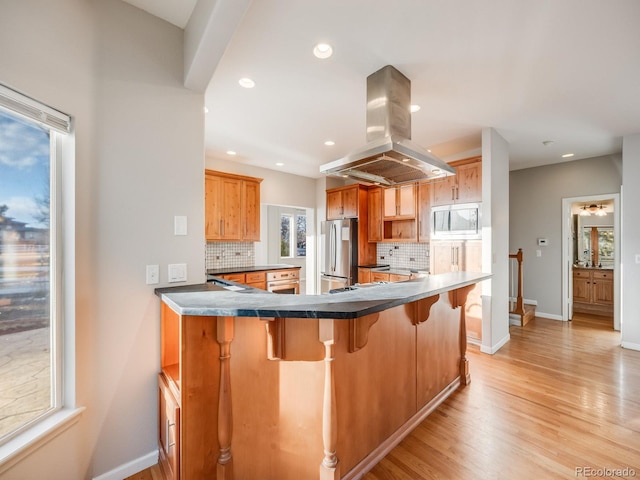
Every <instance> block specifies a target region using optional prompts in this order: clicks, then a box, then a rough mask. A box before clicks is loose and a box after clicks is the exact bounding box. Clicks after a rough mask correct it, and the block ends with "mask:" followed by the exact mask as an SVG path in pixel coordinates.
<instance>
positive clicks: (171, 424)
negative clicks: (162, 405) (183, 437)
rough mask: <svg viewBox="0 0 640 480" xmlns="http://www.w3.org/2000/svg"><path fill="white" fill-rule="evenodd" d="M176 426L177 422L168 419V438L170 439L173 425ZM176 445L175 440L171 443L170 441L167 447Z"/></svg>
mask: <svg viewBox="0 0 640 480" xmlns="http://www.w3.org/2000/svg"><path fill="white" fill-rule="evenodd" d="M175 426H176V423H175V422H173V423H171V421H170V420H167V440H169V430H170V429H171V427H175ZM175 446H176V442H175V440H174V441H173V442H171V443H169V444H168V445H167V448H171V447H175Z"/></svg>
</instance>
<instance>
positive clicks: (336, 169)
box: [320, 65, 455, 185]
mask: <svg viewBox="0 0 640 480" xmlns="http://www.w3.org/2000/svg"><path fill="white" fill-rule="evenodd" d="M410 107H411V81H410V80H409V79H408V78H407V77H405V76H404V75H403V74H402V73H400V72H399V71H398V70H397V69H395V68H394V67H392V66H391V65H387V66H386V67H383V68H381V69H380V70H378V71H377V72H375V73H372V74H371V75H369V76H368V77H367V142H368V143H367V144H366V145H365V146H364V147H362V148H361V149H359V150H356V151H355V152H352V153H350V154H349V155H347V156H345V157H343V158H341V159H339V160H335V161H333V162H330V163H325V164H324V165H322V166H320V172H322V173H326V174H328V175H336V176H342V177H350V178H353V179H354V180H357V181H359V182H360V183H368V184H376V185H377V184H380V185H398V184H402V183H407V182H415V181H419V180H427V179H434V178H439V177H444V176H447V175H455V170H454V169H453V168H452V167H450V166H449V165H447V164H446V163H444V162H443V161H442V160H440V159H438V158H436V157H435V156H434V155H432V154H431V153H429V152H428V151H427V150H426V149H424V148H422V147H420V146H418V145H416V144H414V143H413V142H411V140H410V139H411V112H410V110H409V109H410Z"/></svg>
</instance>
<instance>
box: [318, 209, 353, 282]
mask: <svg viewBox="0 0 640 480" xmlns="http://www.w3.org/2000/svg"><path fill="white" fill-rule="evenodd" d="M321 233H322V234H324V256H323V260H322V263H323V269H322V277H321V282H320V291H321V293H327V292H328V291H329V290H333V289H334V288H342V287H346V286H347V285H352V284H354V283H356V282H357V281H358V219H356V218H347V219H344V220H327V221H325V222H322V229H321Z"/></svg>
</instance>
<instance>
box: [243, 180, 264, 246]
mask: <svg viewBox="0 0 640 480" xmlns="http://www.w3.org/2000/svg"><path fill="white" fill-rule="evenodd" d="M242 186H243V193H242V199H243V200H244V202H245V203H244V208H243V209H242V210H243V211H242V213H243V214H244V226H243V230H244V231H243V232H242V233H243V235H242V239H243V240H245V241H253V242H259V241H260V184H259V183H258V182H247V181H243V182H242Z"/></svg>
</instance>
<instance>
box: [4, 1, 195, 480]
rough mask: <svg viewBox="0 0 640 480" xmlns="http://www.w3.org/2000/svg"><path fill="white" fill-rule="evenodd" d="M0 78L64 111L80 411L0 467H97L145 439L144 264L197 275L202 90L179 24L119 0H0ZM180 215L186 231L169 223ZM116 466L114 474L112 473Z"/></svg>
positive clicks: (150, 416) (45, 473)
mask: <svg viewBox="0 0 640 480" xmlns="http://www.w3.org/2000/svg"><path fill="white" fill-rule="evenodd" d="M0 44H1V45H2V48H1V49H0V65H1V67H0V82H4V83H6V84H8V85H9V86H12V87H14V88H16V89H18V90H20V91H22V92H24V93H26V94H27V95H30V96H33V97H35V98H36V99H38V100H40V101H42V102H44V103H47V104H50V105H52V106H53V107H56V108H58V109H60V110H62V111H64V112H66V113H69V114H71V115H72V116H73V117H74V118H75V125H76V197H75V200H76V217H75V222H76V235H75V242H76V251H75V254H76V272H75V273H76V281H77V283H76V290H75V294H76V319H77V322H76V324H77V326H76V337H75V340H76V343H75V345H74V344H69V345H67V348H72V349H75V354H76V360H77V365H76V375H77V404H78V405H79V406H85V407H86V411H85V412H84V413H83V414H82V416H81V419H80V422H79V423H77V424H76V425H74V426H72V427H71V428H70V429H69V430H67V431H65V432H64V433H63V434H62V435H60V436H58V437H56V438H54V439H53V440H51V441H50V442H49V443H48V444H46V445H45V446H43V447H42V448H40V449H39V450H38V451H37V452H36V453H34V454H33V455H31V456H30V457H28V458H26V459H24V460H23V461H21V462H20V463H18V464H17V465H16V466H15V467H13V468H12V469H11V470H9V471H7V472H5V473H4V474H2V475H0V478H2V479H7V480H8V479H11V480H14V479H36V478H47V479H53V480H56V479H60V480H74V479H87V478H93V477H97V476H99V475H101V474H104V473H105V472H109V471H110V470H112V469H114V468H116V467H117V466H119V465H121V464H123V463H125V462H128V461H131V460H132V459H136V458H139V457H143V456H145V455H147V454H149V453H152V452H154V451H156V449H157V442H156V432H157V418H156V415H157V411H156V404H157V393H156V374H157V372H158V369H159V302H158V299H157V297H156V296H155V295H154V293H153V287H152V286H147V285H145V265H146V264H151V263H153V264H159V265H160V266H161V281H162V282H165V281H166V279H167V265H168V264H169V263H174V262H180V263H186V264H187V267H188V274H189V281H190V282H201V281H203V280H204V257H203V250H204V248H203V245H204V241H203V238H204V227H203V220H202V219H203V217H204V207H203V202H202V198H203V190H204V188H203V167H204V151H203V145H204V139H203V131H204V118H203V104H204V98H203V95H202V94H197V93H194V92H191V91H189V90H186V89H185V88H183V86H182V75H183V63H182V31H181V30H180V29H178V28H176V27H173V26H171V25H169V24H168V23H166V22H164V21H161V20H159V19H157V18H154V17H152V16H150V15H148V14H146V13H144V12H142V11H141V10H138V9H136V8H134V7H131V6H130V5H128V4H125V3H124V2H122V1H120V0H93V1H87V0H57V1H55V2H42V1H33V0H21V1H19V2H2V14H1V15H0ZM174 215H186V216H187V217H188V221H189V235H187V236H184V237H175V236H173V234H172V233H173V232H172V229H173V216H174ZM120 478H122V477H120Z"/></svg>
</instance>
